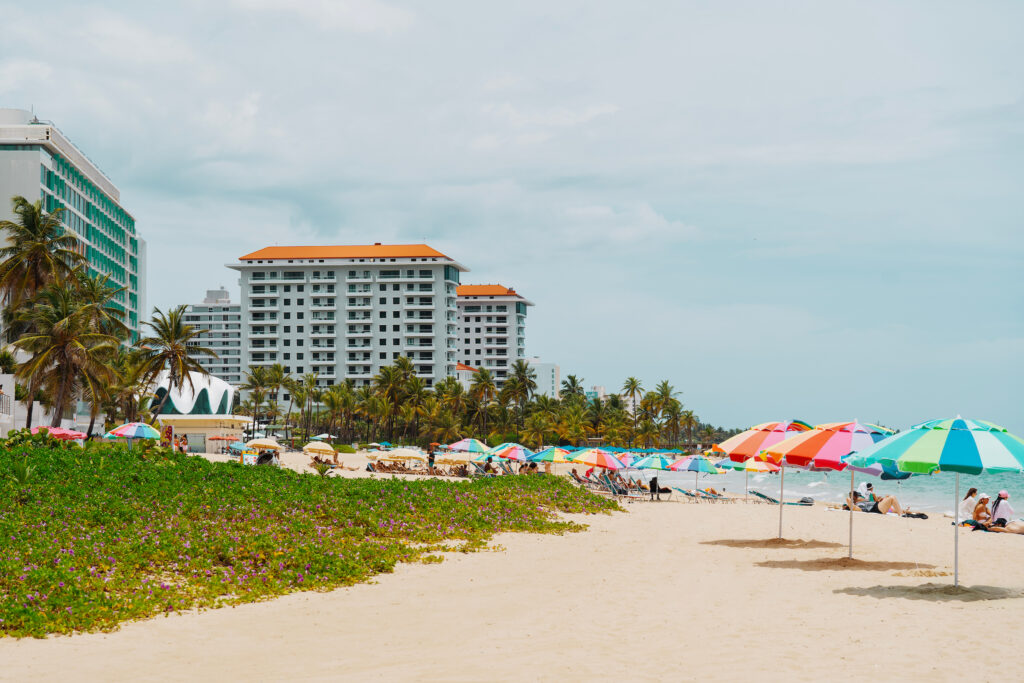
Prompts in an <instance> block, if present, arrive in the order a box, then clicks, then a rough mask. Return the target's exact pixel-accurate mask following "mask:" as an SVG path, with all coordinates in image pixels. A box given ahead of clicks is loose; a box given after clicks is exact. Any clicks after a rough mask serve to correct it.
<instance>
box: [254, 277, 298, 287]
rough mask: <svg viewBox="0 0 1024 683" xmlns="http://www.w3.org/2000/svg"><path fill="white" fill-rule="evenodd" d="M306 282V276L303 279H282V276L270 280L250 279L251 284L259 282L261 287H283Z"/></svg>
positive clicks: (269, 278)
mask: <svg viewBox="0 0 1024 683" xmlns="http://www.w3.org/2000/svg"><path fill="white" fill-rule="evenodd" d="M305 281H306V276H305V275H303V276H301V277H280V276H278V277H268V278H264V279H260V278H255V277H253V278H249V282H250V283H253V282H258V283H260V284H261V285H282V284H283V285H290V284H293V283H296V282H305Z"/></svg>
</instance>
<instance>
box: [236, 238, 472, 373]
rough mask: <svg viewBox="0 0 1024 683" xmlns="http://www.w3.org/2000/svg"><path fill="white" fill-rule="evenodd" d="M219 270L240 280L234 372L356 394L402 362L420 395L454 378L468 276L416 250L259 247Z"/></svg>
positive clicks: (424, 249) (425, 249) (428, 251)
mask: <svg viewBox="0 0 1024 683" xmlns="http://www.w3.org/2000/svg"><path fill="white" fill-rule="evenodd" d="M228 267H229V268H232V269H234V270H237V271H239V273H240V274H241V277H240V279H239V284H240V285H241V290H242V296H241V306H242V310H241V314H242V321H243V325H242V367H243V369H248V367H249V366H257V365H273V364H275V363H280V364H281V365H283V366H284V367H285V370H286V371H287V372H289V373H291V374H292V375H303V374H307V373H312V372H316V373H317V374H318V383H319V384H320V385H323V386H327V385H332V384H338V383H341V382H343V381H345V380H346V379H351V380H353V382H354V383H355V385H356V386H362V385H368V384H370V383H371V382H372V380H373V377H374V375H376V374H377V372H378V371H379V370H380V368H381V367H383V366H386V365H390V364H392V363H393V362H394V361H395V359H397V358H398V357H399V356H407V357H408V358H409V359H410V360H411V361H412V362H413V365H414V366H415V368H416V375H417V376H418V377H420V378H422V379H423V380H424V383H425V384H426V385H427V386H434V385H435V384H437V382H439V381H440V380H442V379H444V378H445V377H447V376H449V375H454V374H455V364H456V361H457V358H458V355H457V352H458V308H457V306H456V296H457V295H456V288H457V287H458V284H459V274H460V273H462V272H466V271H467V270H468V268H466V267H465V266H463V265H461V264H460V263H458V262H457V261H455V260H454V259H451V258H449V257H448V256H445V255H444V254H442V253H441V252H439V251H437V250H435V249H432V248H431V247H429V246H427V245H425V244H410V245H382V244H380V243H376V244H373V245H365V246H320V247H317V246H310V247H266V248H265V249H260V250H259V251H256V252H253V253H251V254H246V255H245V256H242V257H241V258H240V259H239V262H238V263H233V264H229V266H228Z"/></svg>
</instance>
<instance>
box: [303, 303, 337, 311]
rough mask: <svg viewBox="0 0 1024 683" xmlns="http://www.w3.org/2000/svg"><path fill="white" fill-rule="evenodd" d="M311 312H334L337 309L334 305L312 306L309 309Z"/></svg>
mask: <svg viewBox="0 0 1024 683" xmlns="http://www.w3.org/2000/svg"><path fill="white" fill-rule="evenodd" d="M309 310H311V311H336V310H338V307H337V306H336V305H335V304H313V305H312V306H310V307H309Z"/></svg>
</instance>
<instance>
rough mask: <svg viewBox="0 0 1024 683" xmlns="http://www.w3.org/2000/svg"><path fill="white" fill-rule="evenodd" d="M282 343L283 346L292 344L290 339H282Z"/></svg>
mask: <svg viewBox="0 0 1024 683" xmlns="http://www.w3.org/2000/svg"><path fill="white" fill-rule="evenodd" d="M284 345H285V346H291V345H292V340H291V339H285V340H284Z"/></svg>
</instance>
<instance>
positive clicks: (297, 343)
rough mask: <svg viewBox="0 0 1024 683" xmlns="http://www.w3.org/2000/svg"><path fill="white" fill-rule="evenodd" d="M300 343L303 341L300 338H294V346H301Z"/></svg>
mask: <svg viewBox="0 0 1024 683" xmlns="http://www.w3.org/2000/svg"><path fill="white" fill-rule="evenodd" d="M302 343H303V342H302V340H301V339H296V340H295V345H296V346H302ZM299 372H301V370H300V371H299Z"/></svg>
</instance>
